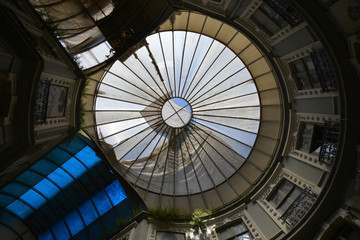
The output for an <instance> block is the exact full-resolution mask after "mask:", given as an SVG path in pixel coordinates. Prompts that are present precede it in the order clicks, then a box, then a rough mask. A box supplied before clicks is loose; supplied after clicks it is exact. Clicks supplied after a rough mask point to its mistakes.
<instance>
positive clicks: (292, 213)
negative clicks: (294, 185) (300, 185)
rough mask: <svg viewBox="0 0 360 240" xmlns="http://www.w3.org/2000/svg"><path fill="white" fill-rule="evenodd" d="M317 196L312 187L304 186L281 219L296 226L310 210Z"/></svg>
mask: <svg viewBox="0 0 360 240" xmlns="http://www.w3.org/2000/svg"><path fill="white" fill-rule="evenodd" d="M316 198H317V194H316V193H314V192H313V191H312V190H311V188H309V187H306V188H304V189H303V191H302V192H301V193H300V195H299V196H298V197H297V198H296V199H295V201H294V202H293V203H292V204H291V205H290V206H289V208H288V209H287V210H286V211H285V212H284V214H283V215H282V216H281V219H282V220H283V221H285V222H286V223H287V224H288V225H289V226H291V227H294V226H295V225H296V224H298V222H299V221H300V220H301V219H302V218H303V217H304V215H305V214H306V213H307V212H308V211H309V210H310V208H311V207H312V205H313V204H314V202H315V200H316Z"/></svg>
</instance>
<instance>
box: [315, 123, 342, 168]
mask: <svg viewBox="0 0 360 240" xmlns="http://www.w3.org/2000/svg"><path fill="white" fill-rule="evenodd" d="M339 130H340V124H339V123H338V122H331V121H325V124H324V132H323V138H322V143H321V148H320V153H319V162H322V163H327V164H332V163H333V162H334V160H335V156H336V152H337V147H338V140H339Z"/></svg>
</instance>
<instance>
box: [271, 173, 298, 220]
mask: <svg viewBox="0 0 360 240" xmlns="http://www.w3.org/2000/svg"><path fill="white" fill-rule="evenodd" d="M284 182H288V183H290V184H292V186H291V188H290V190H289V191H288V192H287V193H286V194H284V197H283V199H282V200H281V201H280V202H279V203H278V204H277V205H275V204H274V202H273V201H271V199H272V198H274V196H275V195H278V193H279V191H280V188H281V185H282V184H283V183H284ZM296 189H298V190H300V192H299V194H298V195H297V196H296V197H295V198H294V199H290V200H291V201H288V199H289V198H290V197H291V195H292V193H293V192H295V191H296ZM302 190H303V188H302V187H301V186H299V185H297V184H295V183H293V182H292V181H290V180H288V179H286V178H282V179H281V180H280V181H279V182H278V183H277V184H276V186H275V187H274V188H273V189H272V191H271V192H270V193H269V194H268V196H267V197H266V201H267V202H268V203H269V204H270V205H271V206H272V207H274V208H275V209H276V211H278V212H279V213H280V214H281V215H282V214H284V213H285V212H286V210H287V209H288V208H289V207H288V208H286V209H284V210H282V209H281V207H282V206H284V203H286V202H289V203H290V204H289V206H291V204H292V203H293V202H294V201H295V200H296V198H297V197H298V196H299V195H300V194H301V192H302Z"/></svg>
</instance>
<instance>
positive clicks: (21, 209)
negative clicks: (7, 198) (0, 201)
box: [7, 200, 33, 219]
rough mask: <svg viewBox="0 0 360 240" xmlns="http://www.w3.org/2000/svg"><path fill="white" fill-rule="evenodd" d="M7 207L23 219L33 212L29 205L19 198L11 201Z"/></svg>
mask: <svg viewBox="0 0 360 240" xmlns="http://www.w3.org/2000/svg"><path fill="white" fill-rule="evenodd" d="M7 209H9V210H10V211H12V212H13V213H15V214H17V215H18V216H19V217H21V218H22V219H24V218H26V217H27V216H29V214H30V213H32V211H33V210H32V209H31V208H30V207H28V206H27V205H26V204H24V203H22V202H20V201H19V200H15V201H14V202H13V203H11V204H10V205H9V206H7Z"/></svg>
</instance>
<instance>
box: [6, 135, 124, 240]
mask: <svg viewBox="0 0 360 240" xmlns="http://www.w3.org/2000/svg"><path fill="white" fill-rule="evenodd" d="M73 143H74V144H73ZM54 152H55V153H56V154H54ZM94 167H96V170H93V168H94ZM102 178H103V179H102ZM126 198H127V196H126V194H125V191H124V189H123V188H122V186H121V185H120V183H119V181H118V180H117V179H116V177H115V176H114V174H113V173H112V172H111V171H110V169H108V168H107V167H106V165H105V164H104V163H103V162H102V160H101V159H100V158H99V157H97V156H96V153H95V152H94V151H93V150H92V148H91V147H89V146H88V145H87V143H86V142H85V141H84V140H80V138H75V139H74V140H72V142H71V143H66V144H62V145H61V146H60V147H58V148H56V149H55V150H54V151H53V152H51V153H49V154H48V155H47V156H46V157H44V158H43V159H41V160H40V161H38V162H37V163H36V164H34V165H33V166H31V168H30V169H29V170H27V171H25V172H24V173H23V174H21V175H20V176H19V177H18V178H17V179H16V180H15V181H14V182H12V183H10V184H8V185H7V186H5V187H4V188H3V189H2V190H1V191H0V207H2V208H3V209H7V210H8V211H10V212H12V213H14V214H15V215H17V216H18V217H19V218H21V219H23V220H25V221H26V222H29V223H31V224H32V223H33V224H34V229H33V230H34V233H35V235H38V239H44V240H45V239H47V240H48V239H57V240H65V239H69V238H70V237H73V236H75V235H76V234H78V233H79V232H81V231H82V230H83V229H84V228H85V227H86V226H89V225H91V226H93V225H94V224H96V221H98V220H100V221H102V220H101V219H99V217H100V216H102V215H104V214H105V213H107V212H109V211H110V210H112V209H113V211H116V210H115V208H113V207H114V206H116V205H117V204H119V203H120V202H122V201H123V200H124V199H126ZM39 217H40V219H39ZM42 218H45V219H46V220H45V221H43V219H42ZM114 221H115V220H114ZM39 224H40V225H41V224H46V226H45V227H44V226H42V227H40V226H39ZM115 224H116V223H115ZM101 225H102V224H100V226H101ZM49 226H50V228H49ZM87 231H89V230H87Z"/></svg>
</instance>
